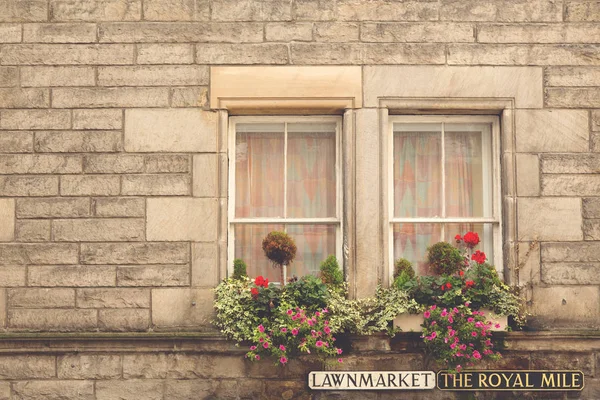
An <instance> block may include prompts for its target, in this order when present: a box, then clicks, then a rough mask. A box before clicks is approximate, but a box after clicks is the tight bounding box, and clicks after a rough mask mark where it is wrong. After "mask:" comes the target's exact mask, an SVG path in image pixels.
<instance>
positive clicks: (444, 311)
mask: <svg viewBox="0 0 600 400" xmlns="http://www.w3.org/2000/svg"><path fill="white" fill-rule="evenodd" d="M440 315H441V316H442V317H445V316H446V315H448V312H447V311H446V309H445V308H444V309H443V310H442V313H441V314H440Z"/></svg>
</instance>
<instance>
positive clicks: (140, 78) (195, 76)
mask: <svg viewBox="0 0 600 400" xmlns="http://www.w3.org/2000/svg"><path fill="white" fill-rule="evenodd" d="M207 83H208V67H206V66H200V65H193V66H191V65H173V66H162V65H153V66H135V67H99V68H98V86H171V85H206V84H207Z"/></svg>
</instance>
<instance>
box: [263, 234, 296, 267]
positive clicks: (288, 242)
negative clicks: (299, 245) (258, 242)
mask: <svg viewBox="0 0 600 400" xmlns="http://www.w3.org/2000/svg"><path fill="white" fill-rule="evenodd" d="M262 249H263V250H264V252H265V255H266V256H267V258H268V259H269V260H271V261H272V262H273V263H275V264H277V265H289V264H291V262H292V261H294V258H295V257H296V250H297V249H296V244H295V243H294V240H293V239H292V238H291V237H290V236H289V235H288V234H287V233H285V232H278V231H273V232H270V233H269V234H268V235H267V236H266V237H265V238H264V239H263V241H262Z"/></svg>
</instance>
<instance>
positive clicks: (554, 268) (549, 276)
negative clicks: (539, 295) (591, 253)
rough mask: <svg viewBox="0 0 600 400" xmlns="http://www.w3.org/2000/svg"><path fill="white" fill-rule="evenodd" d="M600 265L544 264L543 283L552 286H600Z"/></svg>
mask: <svg viewBox="0 0 600 400" xmlns="http://www.w3.org/2000/svg"><path fill="white" fill-rule="evenodd" d="M598 272H600V263H544V264H542V281H543V282H544V283H547V284H550V285H598V284H600V274H598Z"/></svg>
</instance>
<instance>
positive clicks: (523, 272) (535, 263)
mask: <svg viewBox="0 0 600 400" xmlns="http://www.w3.org/2000/svg"><path fill="white" fill-rule="evenodd" d="M517 251H518V258H517V260H518V271H517V272H518V282H514V283H513V284H517V285H519V286H521V287H524V286H525V285H531V284H535V283H539V282H540V280H541V271H542V269H541V260H540V258H541V257H540V244H539V243H538V242H529V243H527V242H519V243H518V250H517Z"/></svg>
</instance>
